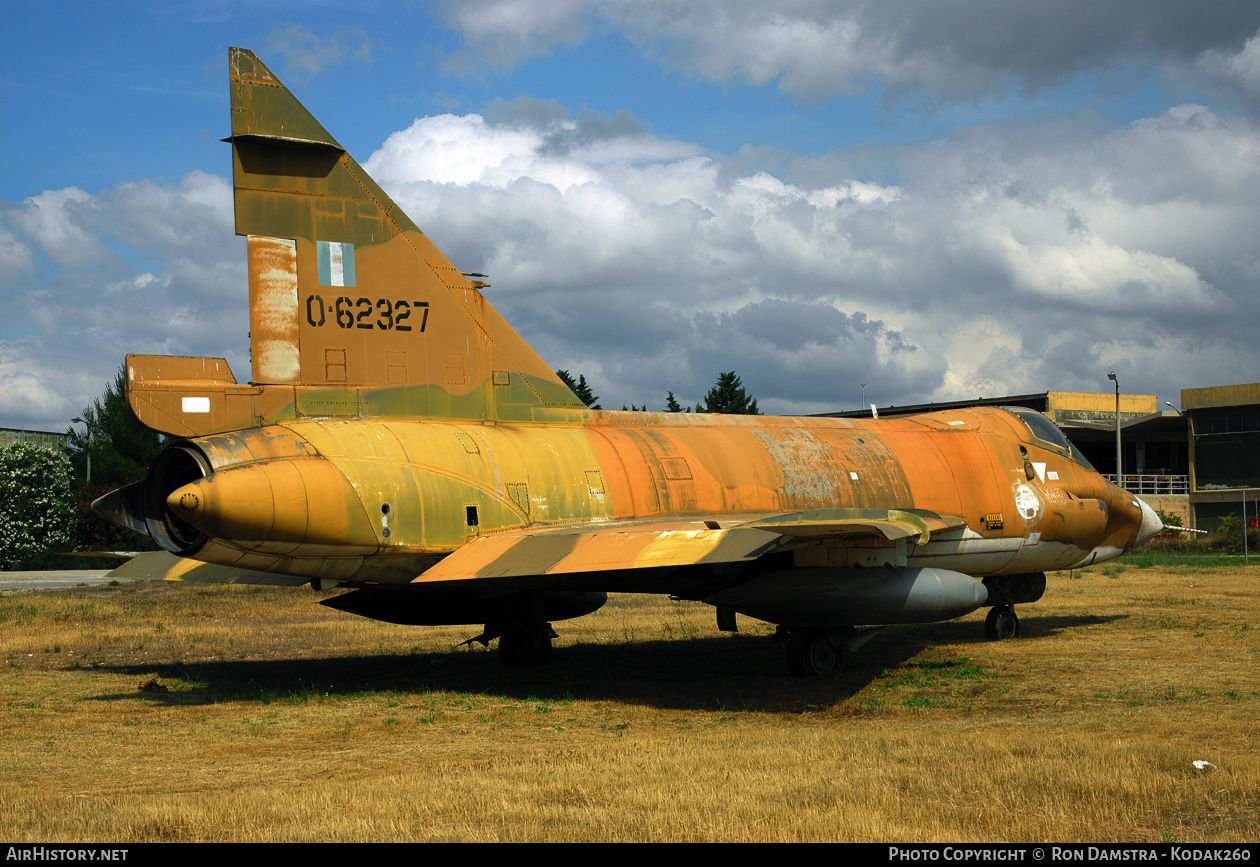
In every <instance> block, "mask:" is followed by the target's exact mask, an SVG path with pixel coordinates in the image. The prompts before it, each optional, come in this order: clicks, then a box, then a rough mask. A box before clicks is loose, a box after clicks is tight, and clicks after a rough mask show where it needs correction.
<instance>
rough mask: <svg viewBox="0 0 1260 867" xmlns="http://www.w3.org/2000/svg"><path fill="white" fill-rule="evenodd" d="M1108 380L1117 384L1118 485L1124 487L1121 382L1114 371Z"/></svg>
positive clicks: (1108, 375)
mask: <svg viewBox="0 0 1260 867" xmlns="http://www.w3.org/2000/svg"><path fill="white" fill-rule="evenodd" d="M1107 378H1108V379H1110V380H1111V381H1112V382H1114V383H1115V384H1116V484H1117V485H1119V486H1120V487H1122V488H1123V487H1124V470H1123V468H1122V467H1121V465H1120V380H1118V379H1116V372H1115V371H1114V370H1113V371H1111V372H1110V373H1108V374H1107Z"/></svg>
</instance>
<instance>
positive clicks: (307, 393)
mask: <svg viewBox="0 0 1260 867" xmlns="http://www.w3.org/2000/svg"><path fill="white" fill-rule="evenodd" d="M228 56H229V67H230V79H231V90H232V135H231V138H230V139H228V141H230V142H231V144H232V182H233V187H234V194H235V211H236V233H237V234H238V235H245V236H246V237H247V238H248V256H249V307H250V339H251V349H252V366H253V370H252V377H251V378H252V380H253V382H252V385H251V386H241V385H237V384H236V383H235V381H234V380H232V378H231V375H230V374H228V375H227V377H226V378H224V377H222V376H219V377H218V378H213V379H212V378H207V379H205V380H204V384H205V385H206V386H207V388H204V389H203V388H200V387H199V386H200V385H201V384H202V383H201V382H197V381H192V382H190V381H189V380H188V379H181V381H180V382H179V384H178V386H176V384H175V383H172V382H169V381H167V382H163V380H162V379H161V378H160V376H159V375H158V371H157V369H156V368H157V367H158V366H159V365H158V363H157V359H152V360H150V359H151V358H152V357H146V356H132V357H131V358H130V359H129V364H128V367H129V369H133V368H134V370H135V371H136V373H135V375H134V376H133V377H132V379H131V384H132V388H131V395H132V398H131V399H132V406H133V408H135V410H136V412H137V415H139V416H140V417H141V418H142V420H145V421H146V423H150V424H151V426H152V421H151V420H155V419H159V418H170V421H169V422H168V427H170V428H171V429H169V430H168V428H167V427H162V428H159V429H162V430H167V432H170V433H177V434H180V435H183V436H188V435H191V434H193V433H195V434H201V433H211V432H216V431H222V430H233V429H240V428H244V427H252V426H254V425H256V424H259V423H266V422H271V421H280V420H283V419H285V418H295V417H302V416H342V417H345V416H350V417H379V416H392V417H426V418H434V417H436V418H453V419H484V420H488V421H493V420H501V421H512V420H519V421H525V420H541V419H543V418H547V417H552V416H554V415H557V414H563V413H556V412H553V411H563V410H567V409H570V408H574V409H580V408H582V403H581V402H580V401H579V400H577V398H576V397H575V396H574V395H573V393H572V392H571V391H569V389H568V388H567V387H566V386H565V385H564V383H562V382H561V381H560V379H559V378H558V377H557V376H556V375H555V373H554V372H553V371H552V370H551V369H550V368H549V367H548V366H547V364H546V363H545V362H544V361H543V360H542V359H541V358H540V357H539V356H538V354H537V353H536V352H534V350H533V349H532V348H531V347H530V346H529V344H527V343H526V342H525V341H524V340H523V339H522V338H521V336H520V335H519V334H517V333H516V331H515V330H514V329H513V328H512V326H510V325H509V324H508V323H507V322H506V321H505V320H504V319H503V317H502V316H500V315H499V314H498V312H496V311H495V310H494V308H493V307H491V306H490V304H489V303H488V302H487V301H486V300H485V298H484V297H483V296H482V294H481V292H480V291H479V290H480V289H481V288H484V287H485V285H486V284H484V283H479V282H473V281H471V280H469V279H468V278H466V277H465V276H464V275H463V274H461V273H460V272H459V271H458V270H457V269H456V268H455V266H454V265H452V264H451V263H450V261H449V260H448V259H447V258H446V257H445V256H444V255H443V254H442V252H441V251H440V250H438V249H437V247H436V246H434V244H433V242H432V241H430V240H429V238H428V237H427V236H426V235H425V234H424V233H423V232H421V231H420V230H419V229H418V228H417V227H416V225H415V224H414V223H412V222H411V220H410V218H408V217H407V215H406V214H404V213H403V212H402V210H401V209H400V208H399V207H398V206H397V205H396V204H394V202H393V201H392V200H391V199H390V198H389V196H387V195H386V194H385V192H384V191H383V190H381V188H380V187H378V186H377V185H376V182H375V181H373V180H372V178H371V177H369V176H368V174H367V173H366V172H365V171H364V170H363V169H362V167H360V166H359V164H358V163H356V162H355V161H354V159H352V158H351V157H350V155H349V154H347V153H346V151H345V149H344V148H342V147H341V145H340V144H338V143H337V140H336V139H334V138H333V137H332V136H331V135H329V134H328V131H327V130H325V129H324V128H323V126H321V125H320V123H319V122H318V121H317V120H315V118H314V117H312V116H311V114H310V112H308V111H307V110H306V109H305V108H304V107H303V106H302V104H301V103H300V102H298V101H297V99H296V98H295V97H294V96H293V94H291V93H290V92H289V90H288V89H287V88H286V87H285V86H284V85H283V84H281V83H280V80H279V79H278V78H276V76H275V75H274V74H272V72H271V71H270V70H269V69H268V68H267V67H266V66H264V65H263V63H262V61H260V60H259V59H258V58H257V57H256V56H255V55H254V54H253V52H250V51H246V50H244V49H241V48H231V49H229V55H228ZM168 361H169V360H168ZM188 361H189V364H185V365H184V366H185V367H190V366H197V365H196V364H193V362H194V361H196V362H200V361H203V360H201V359H197V360H192V359H190V360H188ZM166 366H167V367H169V366H170V365H169V363H168V364H167V365H166ZM201 366H203V367H204V366H206V365H201ZM151 368H152V369H151ZM248 392H256V393H257V396H256V397H255V399H254V400H252V401H249V400H244V398H247V397H249V394H248ZM229 393H230V394H229ZM219 395H223V396H222V404H223V405H222V406H220V398H219ZM290 396H291V397H290ZM188 397H193V398H196V400H193V401H191V402H190V401H188V400H185V398H188ZM202 397H206V398H208V403H207V402H203V401H202V400H201V398H202ZM228 397H234V398H236V399H235V400H231V401H229V400H227V398H228ZM246 404H249V406H248V409H246ZM207 405H208V406H209V407H210V408H209V409H205V408H204V407H206V406H207ZM186 406H193V407H194V408H195V413H197V414H199V417H192V416H189V415H188V414H187V413H186V412H185V411H184V410H183V407H186ZM233 407H236V409H233Z"/></svg>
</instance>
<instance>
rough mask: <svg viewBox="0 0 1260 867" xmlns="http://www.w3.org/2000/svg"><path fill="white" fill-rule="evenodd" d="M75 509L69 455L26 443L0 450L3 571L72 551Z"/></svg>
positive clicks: (0, 567)
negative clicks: (52, 553)
mask: <svg viewBox="0 0 1260 867" xmlns="http://www.w3.org/2000/svg"><path fill="white" fill-rule="evenodd" d="M73 503H74V493H73V491H72V490H71V488H70V460H69V459H68V458H67V457H66V455H65V453H63V452H61V451H60V450H55V449H48V448H43V447H41V446H36V445H32V444H31V443H23V442H17V443H13V444H11V445H8V446H5V447H4V448H0V569H12V568H13V567H15V566H17V565H18V564H19V563H21V562H22V561H23V560H26V559H28V558H30V557H33V556H36V555H38V554H43V553H45V552H49V551H69V550H71V549H72V548H73V547H74V540H73V537H72V535H71V514H72V512H71V507H72V504H73Z"/></svg>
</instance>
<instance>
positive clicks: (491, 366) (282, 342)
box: [95, 48, 1161, 672]
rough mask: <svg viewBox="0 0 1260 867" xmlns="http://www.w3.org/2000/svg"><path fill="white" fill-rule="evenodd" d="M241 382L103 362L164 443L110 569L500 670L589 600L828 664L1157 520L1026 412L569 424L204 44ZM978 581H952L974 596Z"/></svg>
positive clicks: (555, 384)
mask: <svg viewBox="0 0 1260 867" xmlns="http://www.w3.org/2000/svg"><path fill="white" fill-rule="evenodd" d="M229 63H230V69H231V87H232V136H231V138H230V139H229V141H231V143H232V152H233V183H234V187H235V201H236V230H237V233H238V234H242V235H245V236H247V238H248V256H249V290H250V314H251V344H252V350H253V351H252V365H253V370H252V378H251V382H249V383H247V384H242V383H238V382H237V381H236V379H235V377H234V376H233V375H232V373H231V371H230V370H229V369H228V366H227V363H226V362H225V361H224V360H223V359H219V358H173V357H159V356H134V355H133V356H128V359H127V370H128V382H129V393H128V394H129V400H130V403H131V406H132V408H133V410H134V411H135V412H136V414H137V416H138V417H139V418H140V419H141V421H143V422H144V423H145V424H147V425H149V426H150V427H152V428H155V429H157V430H159V431H163V432H165V433H169V434H172V435H174V436H177V437H183V438H185V439H184V440H183V441H181V442H179V443H177V444H175V445H173V446H171V447H170V448H169V449H168V450H167V451H166V452H165V453H164V454H163V455H162V456H161V457H160V458H159V459H158V461H157V462H156V463H155V464H154V466H153V468H152V470H151V472H150V474H149V477H148V478H147V479H146V480H145V481H144V482H140V483H137V484H135V485H131V486H128V487H127V488H123V489H120V490H119V491H115V492H114V493H112V494H110V495H108V496H106V497H104V498H102V499H101V500H99V501H98V502H97V503H96V504H95V506H96V508H97V509H98V511H100V512H101V513H102V514H104V515H106V516H107V517H110V518H111V519H113V520H116V521H118V522H119V523H121V524H124V525H125V526H130V527H132V528H133V529H136V530H138V531H140V532H143V533H147V534H149V535H151V536H153V537H154V538H155V539H157V540H158V542H159V543H160V544H161V545H162V547H163V548H165V549H166V550H167V551H168V552H170V553H171V554H174V555H177V557H178V558H180V559H176V558H175V557H171V556H170V555H155V556H154V557H152V558H148V559H147V560H146V561H144V562H141V563H138V564H132V565H130V566H128V567H124V571H130V572H131V573H133V574H134V573H135V572H137V571H140V572H146V573H147V574H162V575H164V576H166V577H176V578H182V579H185V580H212V581H244V582H250V581H253V582H269V583H292V584H302V583H307V582H310V583H312V584H313V585H314V586H316V587H319V588H329V587H334V586H345V587H352V588H356V589H355V591H354V592H352V593H349V594H344V595H342V596H339V597H336V598H335V599H332V600H329V601H328V602H327V603H325V604H329V605H331V606H333V607H336V608H340V609H342V610H346V611H350V612H353V613H358V614H363V615H365V616H370V617H377V618H380V619H385V620H390V621H393V622H400V623H417V624H419V623H431V624H437V623H484V624H485V625H486V628H485V631H484V632H483V633H482V635H481V636H479V638H480V639H481V640H483V641H488V640H490V639H492V638H494V637H501V640H500V653H501V655H502V656H503V657H504V658H505V659H506V661H508V662H513V663H522V662H536V661H542V660H544V659H546V658H547V657H548V656H549V654H550V640H551V638H552V637H554V633H553V632H552V631H551V626H550V623H549V622H548V621H549V620H555V619H563V618H565V617H573V616H579V615H581V614H584V613H588V612H589V611H592V610H594V609H595V608H598V607H599V605H600V604H602V603H603V601H604V599H605V598H606V595H605V594H606V593H607V592H609V591H623V592H656V593H669V594H672V595H675V596H679V597H682V598H687V599H699V600H704V601H706V602H709V603H711V604H713V605H715V606H716V607H717V610H718V621H719V625H721V626H722V627H723V628H728V629H729V628H734V613H735V612H740V613H744V614H748V615H750V616H754V617H758V618H761V619H764V620H767V621H770V622H773V623H777V624H779V625H780V627H781V629H782V630H783V632H784V633H785V634H786V635H787V636H788V644H789V662H790V664H791V666H792V668H793V669H794V670H797V671H800V672H818V671H826V670H829V669H830V668H831V667H832V666H833V665H834V663H835V659H836V657H837V654H838V652H839V651H840V650H841V649H843V648H846V647H847V648H850V649H853V648H856V646H858V645H859V644H860V643H862V642H863V641H864V640H865V639H866V638H867V637H869V632H870V630H867V631H866V632H864V633H861V636H862V637H858V636H859V633H857V632H856V631H855V630H854V629H853V627H854V626H856V625H881V624H888V623H909V622H930V621H936V620H945V619H950V618H954V617H958V616H961V615H963V614H966V613H968V612H971V611H974V610H976V609H977V608H979V607H981V606H983V605H986V604H988V605H991V606H993V609H992V611H991V612H990V616H989V619H988V622H987V628H988V632H989V634H990V635H991V636H992V637H1008V636H1011V635H1014V634H1016V633H1017V632H1018V620H1017V619H1016V618H1015V614H1014V610H1013V606H1014V604H1015V603H1017V602H1030V601H1035V600H1036V599H1038V598H1040V596H1041V594H1042V592H1043V591H1044V588H1045V576H1044V572H1045V571H1046V570H1050V569H1064V568H1072V567H1076V566H1082V565H1086V564H1089V563H1093V562H1097V561H1100V560H1105V559H1109V558H1111V557H1115V556H1117V555H1119V554H1121V553H1123V552H1124V551H1127V550H1129V549H1130V548H1132V547H1133V546H1134V545H1136V544H1139V543H1141V542H1142V541H1144V540H1145V539H1147V538H1149V537H1150V536H1151V535H1153V534H1154V533H1155V532H1157V531H1158V530H1159V529H1160V526H1161V525H1160V522H1159V520H1158V519H1157V518H1156V516H1155V515H1154V513H1153V512H1152V511H1151V510H1150V508H1149V507H1147V506H1146V504H1145V503H1142V502H1141V501H1140V500H1138V499H1137V498H1136V497H1134V496H1133V495H1132V494H1129V493H1127V492H1125V491H1123V490H1121V489H1119V488H1117V487H1115V486H1113V485H1111V484H1109V483H1107V482H1106V481H1105V480H1104V479H1103V478H1102V477H1101V476H1099V475H1098V474H1097V473H1096V472H1095V471H1094V470H1093V468H1092V467H1090V466H1089V465H1088V464H1087V463H1085V462H1084V460H1083V459H1081V458H1080V457H1079V454H1077V453H1075V452H1074V451H1073V450H1072V449H1071V447H1070V446H1069V445H1068V443H1067V440H1066V439H1065V438H1064V437H1063V435H1062V433H1061V432H1059V431H1058V429H1057V428H1055V427H1054V425H1053V424H1051V423H1050V422H1049V421H1047V420H1046V419H1045V418H1044V417H1042V416H1040V415H1038V414H1037V413H1034V412H1032V411H1030V410H1014V411H1006V410H1000V409H992V408H974V409H967V410H950V411H946V412H939V413H933V414H930V415H922V416H916V417H912V418H901V419H891V420H875V419H869V420H868V419H862V420H847V419H825V418H775V417H762V416H722V415H704V414H684V413H650V412H602V411H593V410H588V409H586V408H585V407H584V406H583V405H582V404H581V403H580V402H579V401H578V400H577V398H576V397H575V396H574V395H573V394H572V393H571V392H570V391H569V390H568V388H566V387H565V385H564V384H563V383H562V382H561V381H560V380H559V378H558V377H557V376H556V374H555V373H553V372H552V370H551V368H549V367H548V366H547V365H546V363H544V362H543V360H542V359H541V358H539V357H538V355H537V354H536V353H535V352H534V351H533V349H532V348H530V346H529V345H528V344H527V343H526V342H525V341H524V340H523V339H522V338H521V337H520V336H519V335H518V334H517V333H516V332H515V331H514V330H513V329H512V327H511V326H510V325H509V324H508V323H507V322H506V321H505V320H504V319H503V318H502V317H500V316H499V314H498V313H497V312H496V311H495V310H494V308H493V307H491V306H490V304H489V303H488V302H487V301H486V300H485V298H484V296H483V295H482V294H481V291H480V290H481V289H483V288H486V284H484V283H482V282H480V281H476V280H473V279H471V278H472V277H480V276H482V275H464V274H461V273H460V272H459V271H458V270H457V269H456V268H455V267H454V266H453V265H452V264H451V263H450V262H449V261H448V260H447V259H446V257H445V256H443V255H442V253H441V252H440V251H438V249H437V248H436V247H435V246H434V245H433V244H432V242H431V241H430V240H429V239H428V238H427V237H426V236H425V235H424V234H423V233H422V232H421V231H420V230H419V229H418V228H417V227H416V226H415V225H414V224H413V223H412V222H411V221H410V219H408V218H407V216H406V215H405V214H403V213H402V211H401V210H400V209H399V208H398V207H397V205H395V204H394V203H393V202H392V201H391V200H390V199H389V197H388V196H387V195H386V194H385V193H384V192H383V191H382V190H381V189H380V188H379V187H378V186H376V184H375V182H373V181H372V179H371V178H370V177H369V176H368V175H367V173H366V172H364V171H363V169H362V168H361V167H360V166H359V165H358V164H357V163H356V162H355V161H354V160H353V159H352V158H351V157H350V156H349V155H348V154H347V153H346V152H345V151H344V149H342V148H341V146H340V145H339V144H337V142H336V140H334V139H333V138H332V137H331V136H330V135H329V134H328V133H327V132H326V131H325V130H324V128H323V127H322V126H320V125H319V123H318V122H316V121H315V119H314V118H313V117H312V116H311V115H310V114H309V113H308V112H307V111H306V109H304V108H303V107H302V106H301V104H300V103H298V101H297V100H296V99H295V98H294V97H293V96H292V94H290V93H289V91H288V90H287V89H286V88H285V87H284V86H283V85H282V84H281V83H280V82H279V80H278V79H276V77H275V76H274V75H272V74H271V72H270V71H269V70H268V69H267V68H266V67H265V66H264V65H263V64H262V63H261V62H260V61H259V60H258V59H257V57H255V56H254V55H253V54H252V53H251V52H249V51H245V50H242V49H236V48H234V49H231V50H230V54H229ZM978 579H981V580H978Z"/></svg>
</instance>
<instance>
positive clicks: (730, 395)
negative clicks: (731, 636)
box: [556, 370, 761, 415]
mask: <svg viewBox="0 0 1260 867" xmlns="http://www.w3.org/2000/svg"><path fill="white" fill-rule="evenodd" d="M556 376H558V377H560V380H561V381H562V382H563V383H564V384H565V385H567V386H568V387H569V390H570V391H572V392H573V394H574V395H575V396H576V397H577V399H578V400H580V401H582V403H583V404H585V405H586V406H587V408H588V409H603V407H602V406H600V404H599V396H598V395H596V394H595V393H594V392H593V391H591V387H590V385H589V384H588V383H587V381H586V377H585V376H583V375H581V374H579V375H578V377H577V379H574V378H573V375H572V374H570V373H569V371H567V370H557V371H556ZM621 408H622V409H623V410H635V411H639V412H647V410H648V407H647V404H644V405H643V406H635V405H633V404H631V405H630V406H626V405H625V404H622V405H621ZM664 411H665V412H692V411H693V410H692V407H690V406H683V405H682V404H680V403H679V402H678V398H677V397H675V396H674V393H673V392H672V391H671V392H668V394H667V395H666V398H665V409H664ZM694 411H695V412H720V413H725V414H726V415H761V410H760V409H759V408H758V407H757V399H756V398H755V397H753V396H752V395H750V394H749V393H748V390H747V389H745V388H744V383H743V381H742V380H741V379H740V378H739V376H737V375H736V373H735V371H733V370H729V371H726V372H724V373H719V374H718V378H717V381H716V382H715V383H713V387H712V388H710V389H709V391H708V393H707V394H705V396H704V397H703V398H702V399H701V400H700V401H698V402H697V403H696V405H695V409H694Z"/></svg>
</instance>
